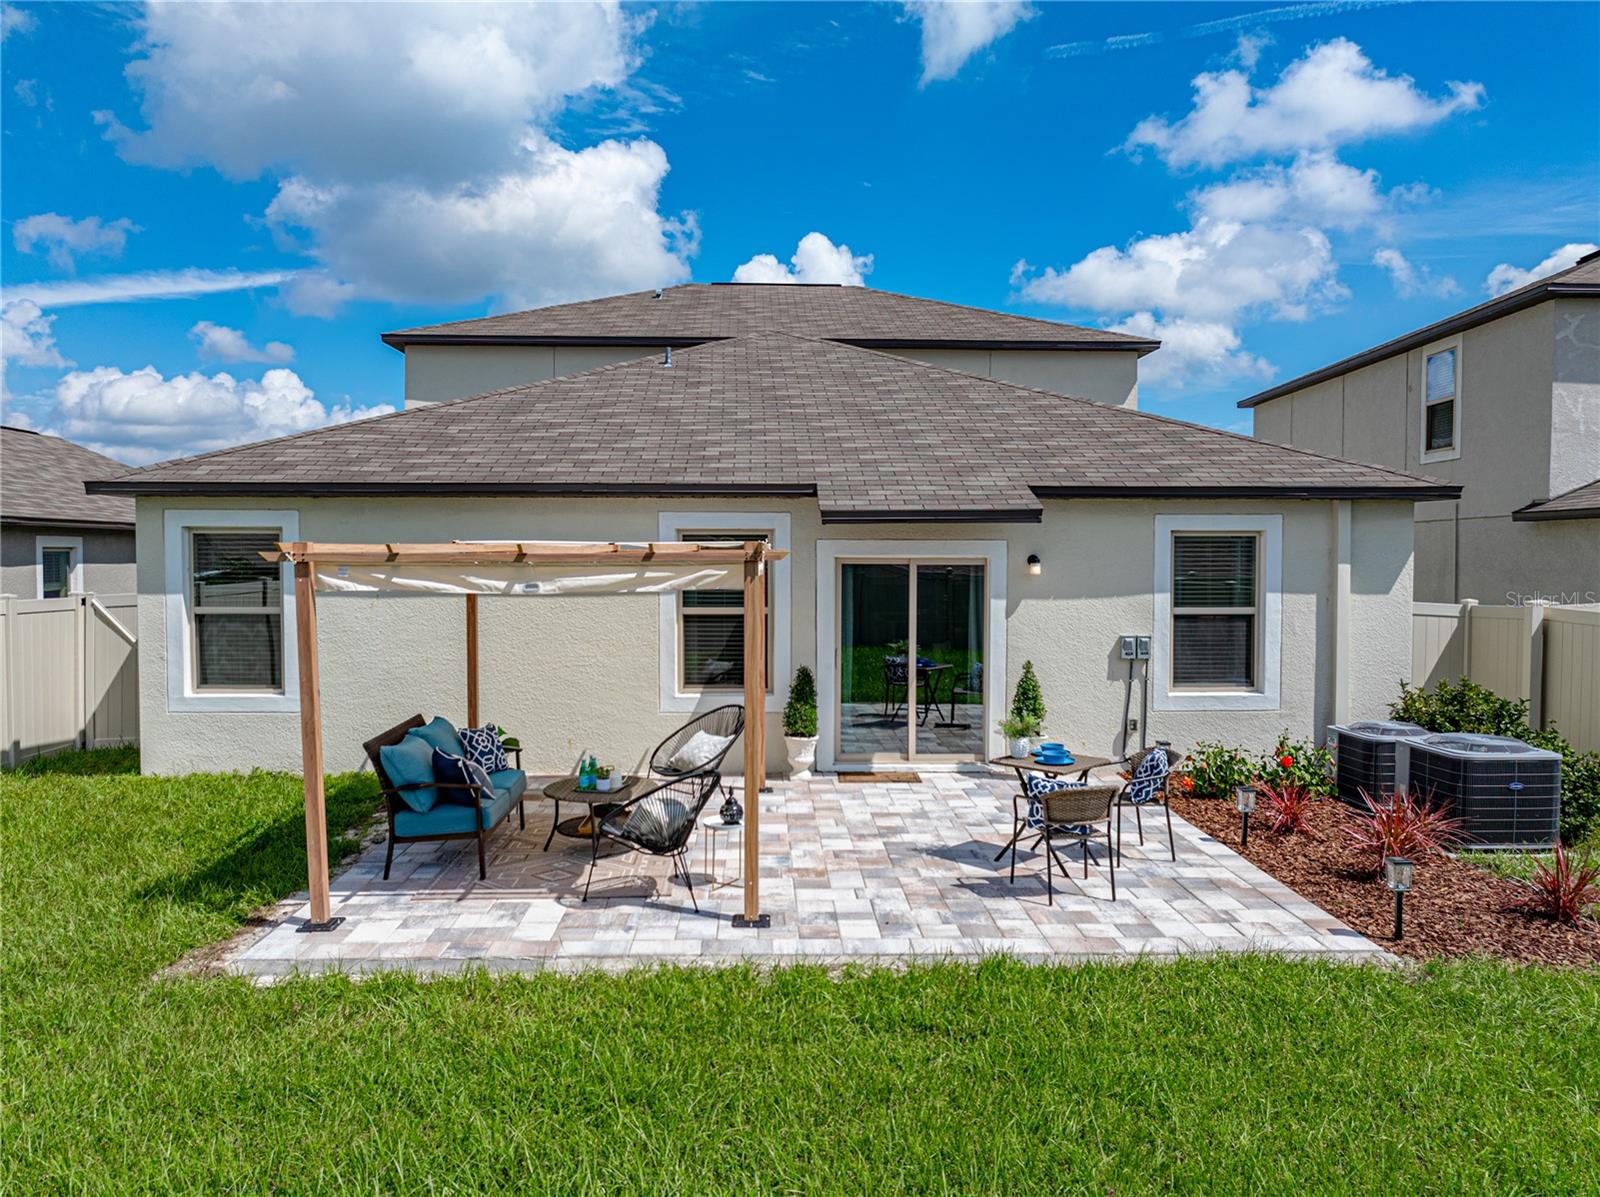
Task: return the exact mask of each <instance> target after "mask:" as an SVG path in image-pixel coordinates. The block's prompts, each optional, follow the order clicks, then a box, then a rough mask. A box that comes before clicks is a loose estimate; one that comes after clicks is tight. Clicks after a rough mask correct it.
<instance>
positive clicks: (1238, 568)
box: [1172, 533, 1260, 690]
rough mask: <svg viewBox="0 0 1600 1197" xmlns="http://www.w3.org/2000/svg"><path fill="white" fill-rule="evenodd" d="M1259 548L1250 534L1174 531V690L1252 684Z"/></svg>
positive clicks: (1254, 664) (1254, 676)
mask: <svg viewBox="0 0 1600 1197" xmlns="http://www.w3.org/2000/svg"><path fill="white" fill-rule="evenodd" d="M1258 549H1259V542H1258V538H1257V537H1256V536H1255V535H1253V534H1250V535H1215V534H1201V533H1177V534H1174V536H1173V540H1172V685H1173V688H1174V689H1183V688H1200V689H1212V690H1214V689H1226V688H1234V689H1243V690H1248V689H1253V688H1254V687H1255V685H1256V677H1257V670H1256V658H1257V652H1256V634H1257V626H1258V617H1259V614H1260V608H1259V591H1258V570H1257V566H1256V562H1257V557H1258V556H1259V551H1258Z"/></svg>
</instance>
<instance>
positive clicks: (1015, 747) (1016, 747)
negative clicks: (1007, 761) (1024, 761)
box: [1011, 736, 1028, 759]
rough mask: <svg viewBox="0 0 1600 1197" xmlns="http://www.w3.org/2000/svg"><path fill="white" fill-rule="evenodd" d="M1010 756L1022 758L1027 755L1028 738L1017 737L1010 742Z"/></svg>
mask: <svg viewBox="0 0 1600 1197" xmlns="http://www.w3.org/2000/svg"><path fill="white" fill-rule="evenodd" d="M1011 755H1012V756H1014V757H1017V758H1019V759H1020V758H1022V757H1025V756H1027V755H1028V737H1027V736H1017V737H1015V738H1014V739H1013V740H1012V741H1011Z"/></svg>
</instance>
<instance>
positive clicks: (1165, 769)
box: [1117, 748, 1183, 860]
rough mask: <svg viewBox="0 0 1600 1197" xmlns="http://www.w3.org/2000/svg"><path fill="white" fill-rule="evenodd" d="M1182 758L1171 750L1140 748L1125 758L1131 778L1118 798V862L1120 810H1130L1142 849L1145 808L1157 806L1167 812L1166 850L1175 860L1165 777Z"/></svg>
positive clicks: (1178, 753)
mask: <svg viewBox="0 0 1600 1197" xmlns="http://www.w3.org/2000/svg"><path fill="white" fill-rule="evenodd" d="M1182 759H1183V754H1182V753H1181V752H1178V751H1177V750H1176V749H1173V748H1141V749H1140V750H1139V751H1138V752H1136V753H1134V754H1133V755H1132V756H1130V757H1129V758H1128V766H1129V768H1130V770H1131V772H1132V776H1131V777H1130V778H1129V779H1128V781H1127V783H1126V784H1125V785H1124V786H1123V787H1122V792H1121V793H1119V794H1118V795H1117V859H1119V860H1120V859H1121V858H1122V808H1123V807H1124V806H1131V807H1133V819H1134V823H1135V825H1136V826H1137V827H1138V830H1139V846H1140V847H1141V848H1142V847H1144V813H1143V812H1144V808H1145V807H1147V806H1159V807H1161V809H1162V810H1164V811H1166V812H1167V847H1168V849H1169V851H1171V853H1172V859H1173V860H1177V859H1178V841H1177V839H1176V838H1174V836H1173V834H1172V807H1171V805H1169V804H1168V802H1167V778H1168V777H1170V776H1171V775H1172V768H1173V766H1174V765H1176V764H1177V763H1178V762H1179V761H1181V760H1182Z"/></svg>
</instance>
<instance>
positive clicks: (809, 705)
mask: <svg viewBox="0 0 1600 1197" xmlns="http://www.w3.org/2000/svg"><path fill="white" fill-rule="evenodd" d="M783 743H784V747H785V748H786V749H788V752H789V776H790V777H810V776H811V767H812V766H813V765H815V764H816V763H817V680H816V678H814V677H813V676H812V675H811V670H809V669H807V668H806V667H805V666H804V665H802V666H800V668H799V669H796V670H795V671H794V681H792V682H791V683H790V684H789V701H788V702H787V703H785V704H784V707H783Z"/></svg>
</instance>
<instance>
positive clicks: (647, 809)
mask: <svg viewBox="0 0 1600 1197" xmlns="http://www.w3.org/2000/svg"><path fill="white" fill-rule="evenodd" d="M721 785H722V776H721V775H720V774H719V773H717V772H716V771H715V770H714V769H707V770H702V771H701V772H698V773H685V774H682V775H681V776H678V777H674V778H671V779H670V780H668V781H663V782H662V783H661V784H660V785H657V786H654V787H652V788H650V789H648V790H645V791H644V792H643V793H641V794H636V795H634V796H633V797H632V798H630V799H628V801H626V802H624V803H622V804H621V805H620V806H616V807H613V808H612V809H611V810H609V811H608V812H607V813H606V814H605V815H604V816H603V817H602V818H601V819H600V821H599V823H598V824H597V825H596V835H597V837H598V838H601V839H607V840H613V841H615V842H616V843H619V844H622V845H623V846H625V847H627V848H629V849H631V850H633V851H635V852H647V853H649V854H650V855H651V856H667V857H670V858H671V859H672V867H673V873H674V874H675V875H676V876H678V877H681V878H682V879H683V883H684V884H685V885H686V886H688V887H689V901H691V902H693V903H694V909H695V913H696V914H698V913H699V912H700V902H699V899H697V898H696V897H695V896H694V880H693V878H691V877H690V875H689V861H688V853H689V838H690V836H692V835H693V834H694V829H695V824H696V823H697V822H698V821H699V819H700V812H701V811H703V810H704V809H705V805H706V803H707V802H708V801H710V799H711V796H712V795H713V794H715V793H716V792H717V790H718V789H720V788H721ZM594 867H595V866H594V862H593V861H591V862H590V865H589V876H588V879H587V880H585V881H584V883H583V900H584V901H585V902H587V901H588V900H589V886H590V884H591V883H592V882H593V881H594Z"/></svg>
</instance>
